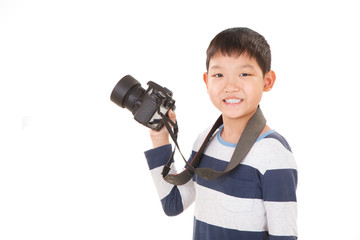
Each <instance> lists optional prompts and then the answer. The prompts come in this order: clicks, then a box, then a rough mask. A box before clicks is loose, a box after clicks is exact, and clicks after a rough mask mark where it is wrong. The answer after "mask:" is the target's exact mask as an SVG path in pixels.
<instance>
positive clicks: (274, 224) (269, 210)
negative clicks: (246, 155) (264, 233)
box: [263, 169, 297, 240]
mask: <svg viewBox="0 0 360 240" xmlns="http://www.w3.org/2000/svg"><path fill="white" fill-rule="evenodd" d="M296 186H297V171H296V169H273V170H268V171H266V173H265V175H264V184H263V197H264V206H265V209H266V216H267V222H268V230H269V235H270V238H269V239H270V240H272V239H274V240H275V239H282V240H296V239H297V226H296V218H297V202H296Z"/></svg>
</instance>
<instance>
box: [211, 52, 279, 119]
mask: <svg viewBox="0 0 360 240" xmlns="http://www.w3.org/2000/svg"><path fill="white" fill-rule="evenodd" d="M275 78H276V77H275V73H274V72H273V71H269V72H267V73H266V74H265V76H264V75H263V73H262V70H261V68H260V67H259V65H258V64H257V62H256V60H255V58H250V57H249V56H248V55H247V54H246V53H245V54H241V55H240V56H231V57H230V56H227V55H223V54H221V53H217V54H215V55H214V56H213V57H212V58H211V59H210V62H209V70H208V72H207V73H205V74H204V81H205V84H206V87H207V91H208V94H209V96H210V99H211V101H212V103H213V104H214V105H215V107H216V108H218V109H219V110H220V111H221V112H222V115H223V118H230V119H242V118H248V117H250V116H252V115H253V114H254V113H255V111H256V109H257V106H258V105H259V103H260V100H261V97H262V94H263V92H264V91H270V90H271V88H272V86H273V84H274V82H275Z"/></svg>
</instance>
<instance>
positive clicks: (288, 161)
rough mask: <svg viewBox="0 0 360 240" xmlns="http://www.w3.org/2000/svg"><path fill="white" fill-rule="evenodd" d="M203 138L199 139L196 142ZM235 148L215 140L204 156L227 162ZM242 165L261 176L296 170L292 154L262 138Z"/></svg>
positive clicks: (195, 148)
mask: <svg viewBox="0 0 360 240" xmlns="http://www.w3.org/2000/svg"><path fill="white" fill-rule="evenodd" d="M202 138H203V136H202V137H199V139H198V141H199V140H201V139H202ZM199 144H201V143H197V144H195V145H194V149H193V150H194V151H197V150H198V148H199ZM234 150H235V148H233V147H227V146H224V145H222V144H221V143H220V142H219V141H218V140H217V138H213V140H212V141H211V142H210V143H209V146H208V147H207V148H206V151H205V154H206V155H208V156H210V157H213V158H216V159H219V160H222V161H226V162H229V160H230V159H231V156H232V155H233V153H234ZM242 164H245V165H248V166H251V167H253V168H256V169H258V170H259V171H260V172H261V174H264V173H265V172H266V171H267V170H272V169H297V166H296V163H295V160H294V157H293V154H292V153H291V152H290V151H288V150H287V149H286V148H285V147H284V146H283V145H282V144H281V143H280V142H279V141H278V140H276V139H273V138H264V139H262V140H261V141H259V142H256V143H255V144H254V146H253V147H252V148H251V150H250V152H249V153H248V155H247V156H246V157H245V159H244V160H243V162H242Z"/></svg>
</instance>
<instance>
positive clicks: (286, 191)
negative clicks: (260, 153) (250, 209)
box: [263, 169, 297, 202]
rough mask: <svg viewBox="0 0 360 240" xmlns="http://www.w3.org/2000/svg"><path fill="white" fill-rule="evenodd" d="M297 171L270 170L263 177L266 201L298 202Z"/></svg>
mask: <svg viewBox="0 0 360 240" xmlns="http://www.w3.org/2000/svg"><path fill="white" fill-rule="evenodd" d="M296 186H297V171H296V170H295V169H276V170H268V171H266V172H265V175H264V176H263V194H264V200H265V201H277V202H289V201H294V202H296Z"/></svg>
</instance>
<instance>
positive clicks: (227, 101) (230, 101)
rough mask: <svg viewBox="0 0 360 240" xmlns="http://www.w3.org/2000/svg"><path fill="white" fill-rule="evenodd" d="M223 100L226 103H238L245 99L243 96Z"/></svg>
mask: <svg viewBox="0 0 360 240" xmlns="http://www.w3.org/2000/svg"><path fill="white" fill-rule="evenodd" d="M223 101H224V102H225V103H228V104H237V103H241V102H242V101H244V99H241V98H229V99H224V100H223Z"/></svg>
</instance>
